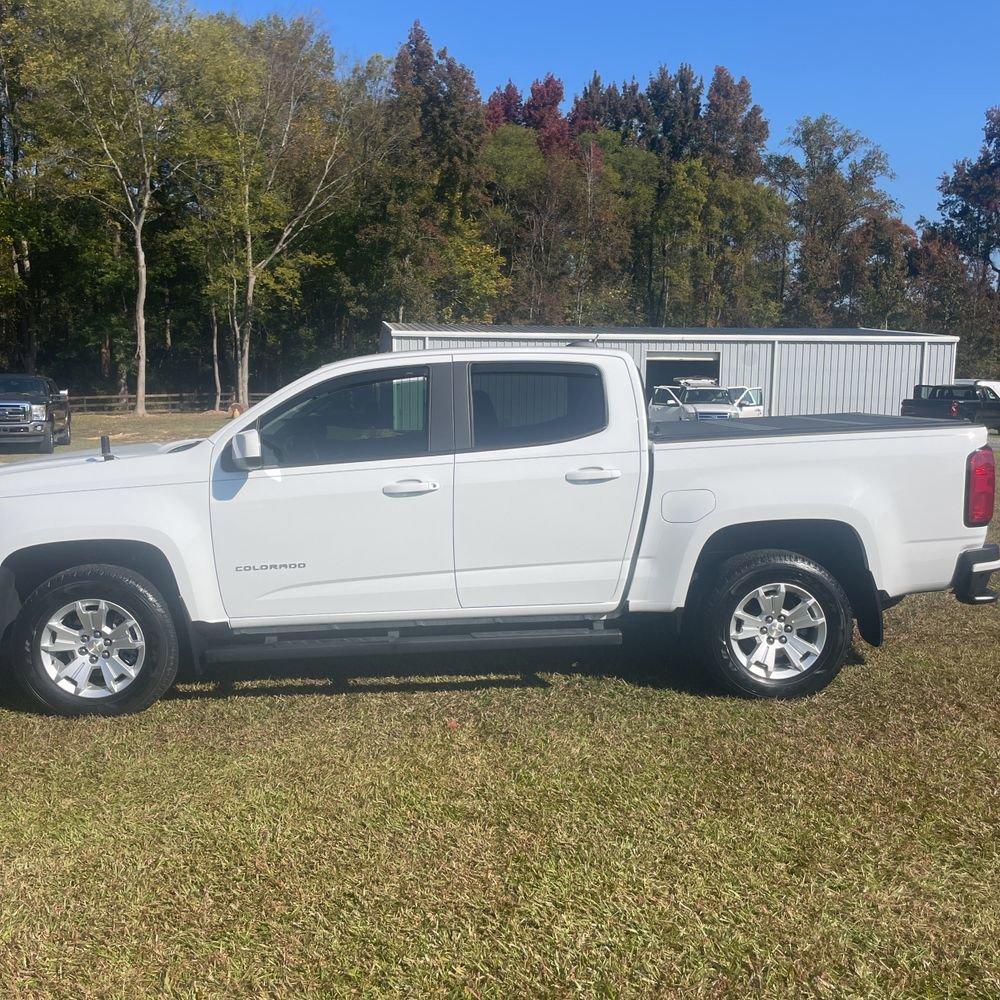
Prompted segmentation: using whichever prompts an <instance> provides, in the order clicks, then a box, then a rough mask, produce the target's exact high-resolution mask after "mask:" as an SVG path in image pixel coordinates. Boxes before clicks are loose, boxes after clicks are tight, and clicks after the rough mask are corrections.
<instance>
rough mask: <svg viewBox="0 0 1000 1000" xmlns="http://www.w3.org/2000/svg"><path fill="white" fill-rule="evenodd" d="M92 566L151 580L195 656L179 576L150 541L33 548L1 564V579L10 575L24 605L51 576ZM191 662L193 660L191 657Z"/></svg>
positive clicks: (0, 630)
mask: <svg viewBox="0 0 1000 1000" xmlns="http://www.w3.org/2000/svg"><path fill="white" fill-rule="evenodd" d="M91 563H101V564H106V565H112V566H121V567H123V568H124V569H129V570H132V571H134V572H136V573H139V574H140V575H141V576H144V577H145V578H146V579H147V580H149V582H150V583H152V584H153V585H154V586H155V587H156V589H157V590H159V591H160V593H161V594H162V595H163V597H164V598H165V599H166V601H167V605H168V607H169V608H170V611H171V613H172V615H173V617H174V620H175V624H176V628H177V635H178V638H179V640H180V642H181V648H182V652H183V653H186V654H191V652H192V643H191V635H192V627H191V617H190V615H189V613H188V609H187V606H186V604H185V602H184V598H183V596H182V595H181V592H180V587H179V586H178V582H177V577H176V575H175V574H174V570H173V567H172V566H171V565H170V560H169V559H168V558H167V556H166V554H165V553H164V552H163V551H162V550H161V549H159V548H157V546H155V545H152V544H151V543H149V542H140V541H135V540H130V539H121V538H107V539H87V540H82V541H61V542H44V543H41V544H36V545H29V546H26V547H25V548H22V549H17V550H16V551H14V552H11V553H10V554H9V555H8V556H7V557H6V559H4V561H3V563H0V576H3V575H4V571H6V573H9V574H10V576H11V577H12V578H13V584H14V591H15V594H16V597H17V600H18V602H19V604H22V605H23V604H24V602H25V601H26V600H27V599H28V597H29V596H30V595H31V593H32V591H34V590H35V588H36V587H37V586H38V585H39V584H41V583H43V582H44V581H45V580H48V579H49V577H51V576H54V575H55V574H56V573H61V572H62V571H63V570H67V569H72V568H73V567H74V566H85V565H88V564H91ZM14 617H16V615H15V616H13V617H11V621H9V622H0V636H2V635H3V634H4V633H5V632H6V630H8V629H9V627H10V625H11V624H12V622H13V620H14ZM188 659H189V660H190V656H189V657H188Z"/></svg>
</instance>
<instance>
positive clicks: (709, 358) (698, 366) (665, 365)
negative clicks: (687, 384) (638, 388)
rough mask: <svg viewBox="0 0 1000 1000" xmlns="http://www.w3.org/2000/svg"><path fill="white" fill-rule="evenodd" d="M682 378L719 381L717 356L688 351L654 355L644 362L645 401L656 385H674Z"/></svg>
mask: <svg viewBox="0 0 1000 1000" xmlns="http://www.w3.org/2000/svg"><path fill="white" fill-rule="evenodd" d="M682 378H711V379H715V380H716V381H718V379H719V355H718V354H707V353H705V354H701V353H698V354H696V353H694V352H693V351H688V352H685V353H683V354H655V355H650V356H649V357H648V358H647V360H646V399H647V401H648V400H649V399H650V397H651V396H652V395H653V389H655V388H656V386H658V385H676V384H677V380H678V379H682Z"/></svg>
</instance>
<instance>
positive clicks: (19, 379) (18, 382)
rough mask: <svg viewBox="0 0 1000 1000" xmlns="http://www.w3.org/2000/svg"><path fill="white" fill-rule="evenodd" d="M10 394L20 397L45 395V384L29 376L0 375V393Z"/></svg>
mask: <svg viewBox="0 0 1000 1000" xmlns="http://www.w3.org/2000/svg"><path fill="white" fill-rule="evenodd" d="M4 392H10V393H18V394H22V395H31V394H32V393H38V392H40V393H43V394H44V393H45V392H46V389H45V382H44V380H42V379H40V378H32V377H31V376H30V375H0V393H4Z"/></svg>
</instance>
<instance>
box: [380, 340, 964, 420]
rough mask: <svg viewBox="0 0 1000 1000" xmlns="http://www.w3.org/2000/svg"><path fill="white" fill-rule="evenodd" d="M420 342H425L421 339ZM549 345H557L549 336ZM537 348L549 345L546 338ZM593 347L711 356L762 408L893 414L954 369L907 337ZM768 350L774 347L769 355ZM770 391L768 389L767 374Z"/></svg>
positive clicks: (930, 344)
mask: <svg viewBox="0 0 1000 1000" xmlns="http://www.w3.org/2000/svg"><path fill="white" fill-rule="evenodd" d="M425 340H426V344H425ZM529 343H530V342H529V341H526V340H525V339H524V338H497V339H493V338H481V337H462V336H460V335H458V336H434V335H433V334H430V335H428V336H427V337H426V338H425V337H424V336H422V335H406V334H400V335H398V336H396V337H394V338H393V341H392V344H393V349H394V350H397V351H416V350H422V349H424V347H425V346H426V347H427V348H430V349H435V348H458V349H462V348H478V347H484V348H485V347H524V346H526V345H528V344H529ZM555 343H558V341H557V342H555ZM540 346H554V343H553V342H552V341H546V342H542V343H541V344H540ZM600 346H601V347H607V348H612V349H618V350H624V351H628V352H629V353H630V354H631V355H632V356H633V357H634V358H635V360H636V364H637V365H638V366H639V370H640V371H641V372H642V373H643V377H645V374H646V362H647V360H650V359H651V358H656V357H657V356H658V355H659V356H662V355H665V354H666V355H675V354H684V353H688V352H695V353H702V354H705V353H714V354H718V355H719V371H720V380H721V382H723V383H724V384H727V385H745V386H761V387H762V388H763V390H764V405H765V407H766V409H767V411H768V412H770V413H773V414H776V415H783V414H807V413H845V412H847V413H850V412H864V413H887V414H894V413H899V404H900V402H902V400H904V399H906V398H908V397H909V396H911V395H912V393H913V387H914V385H916V384H918V383H920V382H937V383H941V382H949V381H951V379H952V378H953V377H954V372H955V347H956V345H955V344H954V343H940V342H934V341H925V340H921V339H919V338H914V340H913V342H905V341H891V342H886V341H878V340H875V339H874V338H872V339H865V338H859V339H858V340H857V341H848V342H845V341H834V340H832V339H825V338H824V337H823V336H817V337H816V338H815V339H813V340H807V341H771V340H767V339H764V338H759V339H758V338H754V337H748V338H747V339H746V340H735V341H733V340H730V341H717V340H716V341H713V340H670V339H669V338H667V337H665V338H664V339H663V340H662V341H659V340H656V341H651V340H628V339H627V338H622V339H615V340H611V339H609V338H605V337H602V338H601V341H600ZM775 352H776V353H775ZM772 370H773V371H774V372H775V374H776V384H777V392H776V393H775V392H772V388H773V387H772V385H771V372H772Z"/></svg>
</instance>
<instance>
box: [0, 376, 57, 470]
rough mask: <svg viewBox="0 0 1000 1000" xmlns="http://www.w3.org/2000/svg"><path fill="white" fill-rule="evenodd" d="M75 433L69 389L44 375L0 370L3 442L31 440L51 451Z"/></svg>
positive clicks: (0, 433) (47, 452)
mask: <svg viewBox="0 0 1000 1000" xmlns="http://www.w3.org/2000/svg"><path fill="white" fill-rule="evenodd" d="M72 434H73V416H72V414H71V413H70V407H69V393H68V392H67V390H65V389H62V390H60V389H58V388H57V387H56V384H55V382H53V381H52V379H50V378H43V377H42V376H41V375H3V374H0V445H2V444H7V443H9V444H30V445H34V446H35V449H36V450H37V451H39V452H41V453H42V454H43V455H51V454H52V449H53V448H54V447H55V445H57V444H69V443H70V439H71V437H72Z"/></svg>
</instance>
